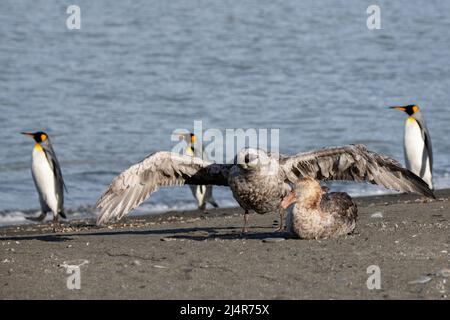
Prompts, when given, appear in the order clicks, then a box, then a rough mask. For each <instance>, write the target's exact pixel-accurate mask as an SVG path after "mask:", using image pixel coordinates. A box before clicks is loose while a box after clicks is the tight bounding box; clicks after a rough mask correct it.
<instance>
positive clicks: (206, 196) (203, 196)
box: [180, 133, 219, 212]
mask: <svg viewBox="0 0 450 320" xmlns="http://www.w3.org/2000/svg"><path fill="white" fill-rule="evenodd" d="M180 139H181V140H184V141H186V143H187V146H186V149H185V151H186V152H185V153H186V155H190V156H191V157H197V158H202V159H205V160H208V157H207V155H206V153H205V150H204V148H203V146H201V150H199V149H198V148H195V147H194V144H195V141H197V137H196V135H195V134H193V133H187V134H182V135H180ZM189 188H190V189H191V191H192V195H193V196H194V198H195V199H196V200H197V203H198V208H199V210H201V211H203V212H204V211H205V210H206V203H210V204H211V205H212V206H213V207H214V208H217V207H218V206H219V205H218V204H217V202H216V201H215V200H214V198H213V195H212V188H213V187H212V186H211V185H206V186H203V185H198V186H194V185H189Z"/></svg>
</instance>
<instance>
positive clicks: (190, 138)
mask: <svg viewBox="0 0 450 320" xmlns="http://www.w3.org/2000/svg"><path fill="white" fill-rule="evenodd" d="M179 137H180V140H185V141H186V142H187V143H194V142H195V141H197V136H196V135H195V134H193V133H184V134H180V136H179Z"/></svg>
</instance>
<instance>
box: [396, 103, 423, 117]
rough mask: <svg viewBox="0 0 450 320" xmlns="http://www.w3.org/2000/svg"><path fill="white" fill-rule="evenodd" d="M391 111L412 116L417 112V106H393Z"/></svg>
mask: <svg viewBox="0 0 450 320" xmlns="http://www.w3.org/2000/svg"><path fill="white" fill-rule="evenodd" d="M390 108H391V109H397V110H401V111H404V112H406V113H407V114H408V115H409V116H412V115H413V114H414V113H416V112H418V111H419V110H420V109H419V106H418V105H416V104H409V105H407V106H393V107H390Z"/></svg>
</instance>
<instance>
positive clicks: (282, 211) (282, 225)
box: [275, 207, 284, 232]
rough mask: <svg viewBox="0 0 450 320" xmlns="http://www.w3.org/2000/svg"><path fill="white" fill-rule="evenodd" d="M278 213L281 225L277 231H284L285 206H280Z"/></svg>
mask: <svg viewBox="0 0 450 320" xmlns="http://www.w3.org/2000/svg"><path fill="white" fill-rule="evenodd" d="M278 213H279V215H280V226H279V227H278V228H277V229H276V230H275V231H276V232H282V231H284V208H283V207H280V209H279V211H278Z"/></svg>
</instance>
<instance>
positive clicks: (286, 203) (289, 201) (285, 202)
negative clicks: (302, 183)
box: [281, 190, 297, 210]
mask: <svg viewBox="0 0 450 320" xmlns="http://www.w3.org/2000/svg"><path fill="white" fill-rule="evenodd" d="M296 201H297V195H296V194H295V191H294V190H292V191H291V193H289V194H288V195H287V196H286V197H284V199H283V200H282V201H281V207H282V208H283V209H285V210H286V209H287V208H289V206H290V205H291V204H293V203H294V202H296Z"/></svg>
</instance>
